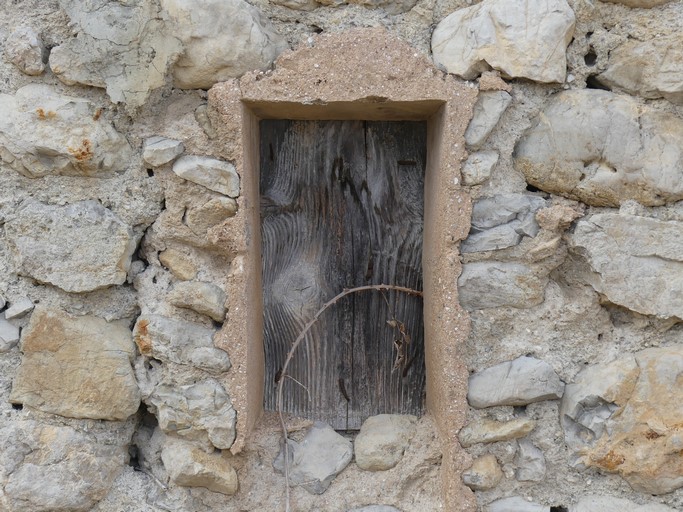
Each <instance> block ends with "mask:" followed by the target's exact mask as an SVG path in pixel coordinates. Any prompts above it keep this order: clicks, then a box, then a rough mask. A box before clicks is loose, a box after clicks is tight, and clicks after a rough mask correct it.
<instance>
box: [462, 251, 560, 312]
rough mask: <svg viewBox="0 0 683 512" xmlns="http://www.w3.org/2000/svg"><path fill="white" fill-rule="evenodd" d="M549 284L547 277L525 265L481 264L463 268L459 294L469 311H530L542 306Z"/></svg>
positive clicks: (506, 263) (507, 263) (494, 262)
mask: <svg viewBox="0 0 683 512" xmlns="http://www.w3.org/2000/svg"><path fill="white" fill-rule="evenodd" d="M547 283H548V276H547V274H546V273H543V272H539V270H538V269H536V268H534V267H531V266H529V265H525V264H523V263H516V262H501V261H479V262H473V263H466V264H464V265H463V267H462V274H461V275H460V277H459V278H458V294H459V299H460V304H461V305H462V306H463V307H464V308H465V309H467V310H474V309H486V308H498V307H505V306H512V307H517V308H530V307H532V306H535V305H537V304H540V303H541V302H543V298H544V293H545V287H546V284H547Z"/></svg>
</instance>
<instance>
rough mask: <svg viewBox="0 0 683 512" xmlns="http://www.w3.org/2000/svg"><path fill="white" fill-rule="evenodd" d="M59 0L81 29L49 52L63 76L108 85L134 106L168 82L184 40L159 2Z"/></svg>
mask: <svg viewBox="0 0 683 512" xmlns="http://www.w3.org/2000/svg"><path fill="white" fill-rule="evenodd" d="M59 5H60V7H61V8H62V9H63V10H64V11H65V12H66V14H67V15H68V16H69V18H70V20H71V23H72V25H73V27H74V32H75V35H76V37H73V38H68V39H66V40H65V41H64V42H63V43H62V44H60V45H59V46H57V47H56V48H53V49H52V52H51V53H50V68H51V69H52V71H53V73H54V74H55V75H56V76H57V77H58V78H59V79H60V80H62V81H63V82H64V83H66V84H69V85H72V84H75V83H78V84H83V85H91V86H94V87H102V88H106V90H107V94H108V95H109V97H110V98H111V100H112V101H113V102H114V103H121V102H122V103H125V104H126V105H127V106H128V107H130V108H133V109H134V108H137V107H139V106H141V105H143V104H144V103H145V101H146V100H147V98H148V97H149V94H150V91H152V90H154V89H157V88H159V87H161V86H162V85H164V83H165V81H166V72H167V70H168V69H169V67H170V65H171V64H172V63H173V62H174V61H175V59H176V58H177V56H178V54H179V53H180V52H181V51H182V43H181V41H180V40H179V38H178V36H177V34H176V28H175V27H173V26H171V25H170V24H169V23H168V21H165V20H164V13H163V12H162V11H161V10H160V9H159V5H158V3H157V2H155V1H153V0H131V1H127V2H109V1H107V0H60V1H59Z"/></svg>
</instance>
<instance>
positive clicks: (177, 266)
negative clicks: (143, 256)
mask: <svg viewBox="0 0 683 512" xmlns="http://www.w3.org/2000/svg"><path fill="white" fill-rule="evenodd" d="M159 262H160V263H161V264H162V265H163V266H165V267H166V268H168V270H170V271H171V274H173V275H174V276H175V277H177V278H178V279H182V280H183V281H188V280H190V279H194V278H195V276H196V275H197V267H196V266H195V265H194V263H192V261H191V260H190V258H189V257H188V256H187V255H186V254H184V253H182V252H180V251H178V250H176V249H166V250H165V251H163V252H160V253H159Z"/></svg>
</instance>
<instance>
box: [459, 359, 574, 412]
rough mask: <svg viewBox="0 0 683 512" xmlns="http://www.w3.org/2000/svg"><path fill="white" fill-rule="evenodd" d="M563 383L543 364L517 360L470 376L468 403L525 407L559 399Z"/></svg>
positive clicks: (476, 405) (549, 367) (534, 361)
mask: <svg viewBox="0 0 683 512" xmlns="http://www.w3.org/2000/svg"><path fill="white" fill-rule="evenodd" d="M563 391H564V383H563V382H562V381H561V380H560V378H559V377H558V376H557V374H556V373H555V370H553V368H552V366H550V365H549V364H548V363H546V362H545V361H540V360H538V359H534V358H532V357H524V356H522V357H518V358H517V359H515V360H514V361H506V362H504V363H500V364H497V365H495V366H492V367H490V368H486V369H484V370H481V371H479V372H476V373H474V374H472V375H471V376H470V379H469V385H468V390H467V401H468V402H469V404H470V405H471V406H472V407H476V408H479V409H481V408H484V407H494V406H496V405H527V404H530V403H533V402H541V401H543V400H553V399H556V398H561V397H562V393H563Z"/></svg>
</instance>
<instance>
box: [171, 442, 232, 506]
mask: <svg viewBox="0 0 683 512" xmlns="http://www.w3.org/2000/svg"><path fill="white" fill-rule="evenodd" d="M161 460H162V461H163V462H164V467H165V468H166V471H167V472H168V474H169V477H170V478H171V481H172V482H173V483H175V484H176V485H182V486H184V487H204V488H206V489H208V490H210V491H213V492H220V493H221V494H227V495H228V496H232V495H233V494H235V493H236V492H237V488H238V481H237V472H236V471H235V468H233V467H232V464H230V459H229V456H228V455H227V454H220V453H205V452H203V451H202V450H199V449H198V448H196V447H194V446H192V445H191V444H189V443H187V442H185V441H181V440H179V439H173V438H172V437H167V438H166V442H165V443H164V447H163V449H162V451H161Z"/></svg>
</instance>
